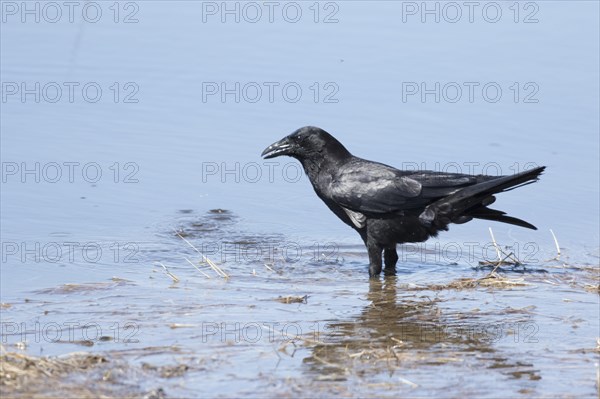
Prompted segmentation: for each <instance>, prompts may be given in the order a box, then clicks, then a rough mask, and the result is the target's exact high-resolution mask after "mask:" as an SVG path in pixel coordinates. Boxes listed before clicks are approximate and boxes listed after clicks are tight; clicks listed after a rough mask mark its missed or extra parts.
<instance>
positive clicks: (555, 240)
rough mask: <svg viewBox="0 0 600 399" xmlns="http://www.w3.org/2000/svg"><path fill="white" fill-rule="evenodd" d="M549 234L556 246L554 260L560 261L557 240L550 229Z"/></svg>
mask: <svg viewBox="0 0 600 399" xmlns="http://www.w3.org/2000/svg"><path fill="white" fill-rule="evenodd" d="M550 234H552V238H554V245H556V258H554V260H560V246H559V245H558V240H557V239H556V235H555V234H554V232H553V231H552V229H550Z"/></svg>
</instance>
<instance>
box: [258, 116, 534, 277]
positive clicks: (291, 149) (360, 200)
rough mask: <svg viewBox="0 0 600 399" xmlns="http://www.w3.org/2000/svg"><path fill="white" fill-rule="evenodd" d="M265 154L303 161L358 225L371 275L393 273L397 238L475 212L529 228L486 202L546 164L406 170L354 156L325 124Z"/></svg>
mask: <svg viewBox="0 0 600 399" xmlns="http://www.w3.org/2000/svg"><path fill="white" fill-rule="evenodd" d="M262 155H263V156H264V157H265V159H267V158H273V157H277V156H281V155H288V156H291V157H294V158H296V159H297V160H299V161H300V163H301V164H302V166H303V167H304V170H305V172H306V174H307V176H308V178H309V179H310V182H311V184H312V185H313V188H314V189H315V192H316V193H317V195H318V196H319V198H321V199H322V200H323V201H324V202H325V204H326V205H327V206H328V207H329V209H331V211H333V213H335V214H336V215H337V216H338V217H339V218H340V219H341V220H342V221H343V222H344V223H346V224H347V225H349V226H350V227H352V228H353V229H355V230H356V231H357V232H358V233H359V234H360V236H361V238H362V239H363V241H364V243H365V245H366V247H367V250H368V253H369V274H370V275H371V276H377V275H379V274H380V273H381V269H382V253H383V258H384V263H385V272H386V274H394V273H395V267H396V262H397V261H398V254H397V252H396V244H401V243H406V242H421V241H425V240H427V239H428V238H430V237H435V236H436V235H437V234H438V232H439V231H442V230H448V225H449V224H450V223H465V222H468V221H470V220H472V219H473V218H477V219H486V220H494V221H498V222H503V223H509V224H513V225H517V226H521V227H526V228H530V229H536V228H535V226H533V225H531V224H530V223H528V222H526V221H524V220H521V219H517V218H515V217H512V216H508V215H506V214H505V213H504V212H502V211H499V210H495V209H491V208H488V206H489V205H491V204H492V203H493V202H494V201H495V199H496V198H495V197H494V194H497V193H500V192H504V191H508V190H511V189H513V188H516V187H519V186H521V185H526V184H530V183H533V182H535V181H537V180H538V177H539V175H540V174H541V173H542V172H543V170H544V168H545V167H543V166H542V167H538V168H535V169H531V170H528V171H525V172H521V173H517V174H515V175H512V176H486V175H466V174H456V173H443V172H433V171H403V170H398V169H395V168H393V167H391V166H388V165H384V164H382V163H379V162H373V161H368V160H365V159H362V158H358V157H355V156H354V155H352V154H351V153H350V152H349V151H348V150H347V149H346V148H345V147H344V146H343V145H342V144H341V143H340V142H339V141H338V140H336V139H335V138H334V137H333V136H332V135H330V134H329V133H327V132H325V131H324V130H322V129H320V128H317V127H312V126H307V127H303V128H301V129H298V130H296V131H295V132H294V133H292V134H290V135H289V136H287V137H285V138H283V139H282V140H280V141H278V142H276V143H274V144H272V145H270V146H269V147H267V148H266V149H265V150H264V151H263V153H262Z"/></svg>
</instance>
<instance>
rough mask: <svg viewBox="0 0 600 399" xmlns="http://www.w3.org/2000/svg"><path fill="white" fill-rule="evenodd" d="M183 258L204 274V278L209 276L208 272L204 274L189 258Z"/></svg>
mask: <svg viewBox="0 0 600 399" xmlns="http://www.w3.org/2000/svg"><path fill="white" fill-rule="evenodd" d="M185 260H187V261H188V263H189V264H190V265H192V266H194V267H195V268H196V270H198V271H199V272H200V273H202V274H204V276H206V278H210V276H209V275H208V274H206V273H204V272H203V271H202V270H200V268H199V267H198V266H196V265H195V264H194V263H193V262H192V261H191V260H189V259H188V258H185Z"/></svg>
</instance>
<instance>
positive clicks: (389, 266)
mask: <svg viewBox="0 0 600 399" xmlns="http://www.w3.org/2000/svg"><path fill="white" fill-rule="evenodd" d="M383 259H384V261H385V270H384V271H383V273H384V274H385V275H386V276H395V275H396V262H398V253H397V252H396V245H394V246H391V247H387V248H385V249H384V250H383Z"/></svg>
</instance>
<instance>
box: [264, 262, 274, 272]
mask: <svg viewBox="0 0 600 399" xmlns="http://www.w3.org/2000/svg"><path fill="white" fill-rule="evenodd" d="M265 267H266V268H267V269H269V270H270V271H272V272H274V271H275V270H273V269H271V268H270V267H269V265H267V264H266V263H265Z"/></svg>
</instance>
